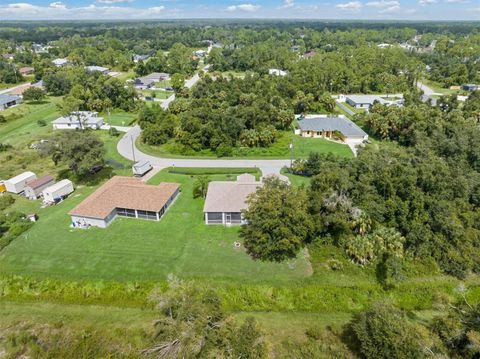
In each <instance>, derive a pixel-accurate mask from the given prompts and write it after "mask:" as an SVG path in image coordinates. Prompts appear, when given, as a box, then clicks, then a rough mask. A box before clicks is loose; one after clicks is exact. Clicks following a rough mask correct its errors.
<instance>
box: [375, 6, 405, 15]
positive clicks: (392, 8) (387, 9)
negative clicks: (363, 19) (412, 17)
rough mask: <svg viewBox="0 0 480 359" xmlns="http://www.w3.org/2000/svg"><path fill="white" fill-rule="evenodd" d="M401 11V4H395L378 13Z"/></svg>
mask: <svg viewBox="0 0 480 359" xmlns="http://www.w3.org/2000/svg"><path fill="white" fill-rule="evenodd" d="M398 11H400V5H393V6H389V7H387V8H385V9H382V10H380V11H379V12H378V13H379V14H392V13H396V12H398Z"/></svg>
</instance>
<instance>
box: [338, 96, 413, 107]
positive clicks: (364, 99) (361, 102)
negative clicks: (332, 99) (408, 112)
mask: <svg viewBox="0 0 480 359" xmlns="http://www.w3.org/2000/svg"><path fill="white" fill-rule="evenodd" d="M342 97H343V98H344V100H345V101H346V102H347V103H348V104H349V105H350V106H352V107H354V108H363V109H365V110H367V111H368V110H369V109H370V108H371V107H372V106H373V104H374V103H375V102H378V103H380V104H382V105H388V106H390V105H397V106H402V105H403V103H404V99H403V94H394V95H340V96H339V100H340V101H341V100H342Z"/></svg>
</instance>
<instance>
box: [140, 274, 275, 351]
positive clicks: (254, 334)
mask: <svg viewBox="0 0 480 359" xmlns="http://www.w3.org/2000/svg"><path fill="white" fill-rule="evenodd" d="M153 300H154V301H156V302H157V303H158V309H159V314H160V318H159V319H158V320H157V321H156V322H155V329H156V334H155V337H154V341H155V344H154V345H153V346H152V347H150V348H148V349H145V350H144V351H143V353H144V354H146V355H153V356H154V357H156V358H172V359H173V358H228V357H234V358H252V359H261V358H266V357H267V349H266V344H265V340H264V338H263V333H262V331H261V330H260V329H259V327H258V324H257V323H256V321H255V320H254V319H253V318H248V319H247V320H246V321H245V322H244V323H243V324H242V325H241V326H240V327H239V326H238V325H237V323H236V321H235V320H234V319H233V318H231V317H229V316H226V315H225V313H224V312H223V311H222V309H221V301H220V298H219V297H218V295H217V294H216V293H215V292H214V291H213V290H212V289H210V288H200V287H198V286H196V285H194V283H193V282H185V281H181V280H178V279H177V278H175V277H169V279H168V290H167V291H165V292H162V293H155V294H154V296H153ZM232 354H233V356H232Z"/></svg>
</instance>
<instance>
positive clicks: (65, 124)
mask: <svg viewBox="0 0 480 359" xmlns="http://www.w3.org/2000/svg"><path fill="white" fill-rule="evenodd" d="M103 123H104V121H103V117H98V112H90V111H76V112H72V113H71V114H70V115H68V116H65V117H59V118H57V119H56V120H54V121H52V125H53V129H54V130H83V129H86V128H91V129H92V130H98V129H99V128H100V127H102V126H103Z"/></svg>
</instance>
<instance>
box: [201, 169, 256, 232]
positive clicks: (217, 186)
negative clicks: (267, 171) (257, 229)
mask: <svg viewBox="0 0 480 359" xmlns="http://www.w3.org/2000/svg"><path fill="white" fill-rule="evenodd" d="M262 186H263V183H262V182H259V181H257V180H256V179H255V176H253V175H251V174H247V173H245V174H242V175H240V176H238V177H237V180H236V181H212V182H210V183H209V184H208V190H207V197H206V198H205V204H204V206H203V214H204V218H205V224H222V225H238V224H244V223H246V221H245V219H244V218H243V215H242V211H243V210H245V209H247V207H248V206H247V199H248V196H249V195H251V194H252V193H254V192H256V191H257V189H258V188H259V187H262Z"/></svg>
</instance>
